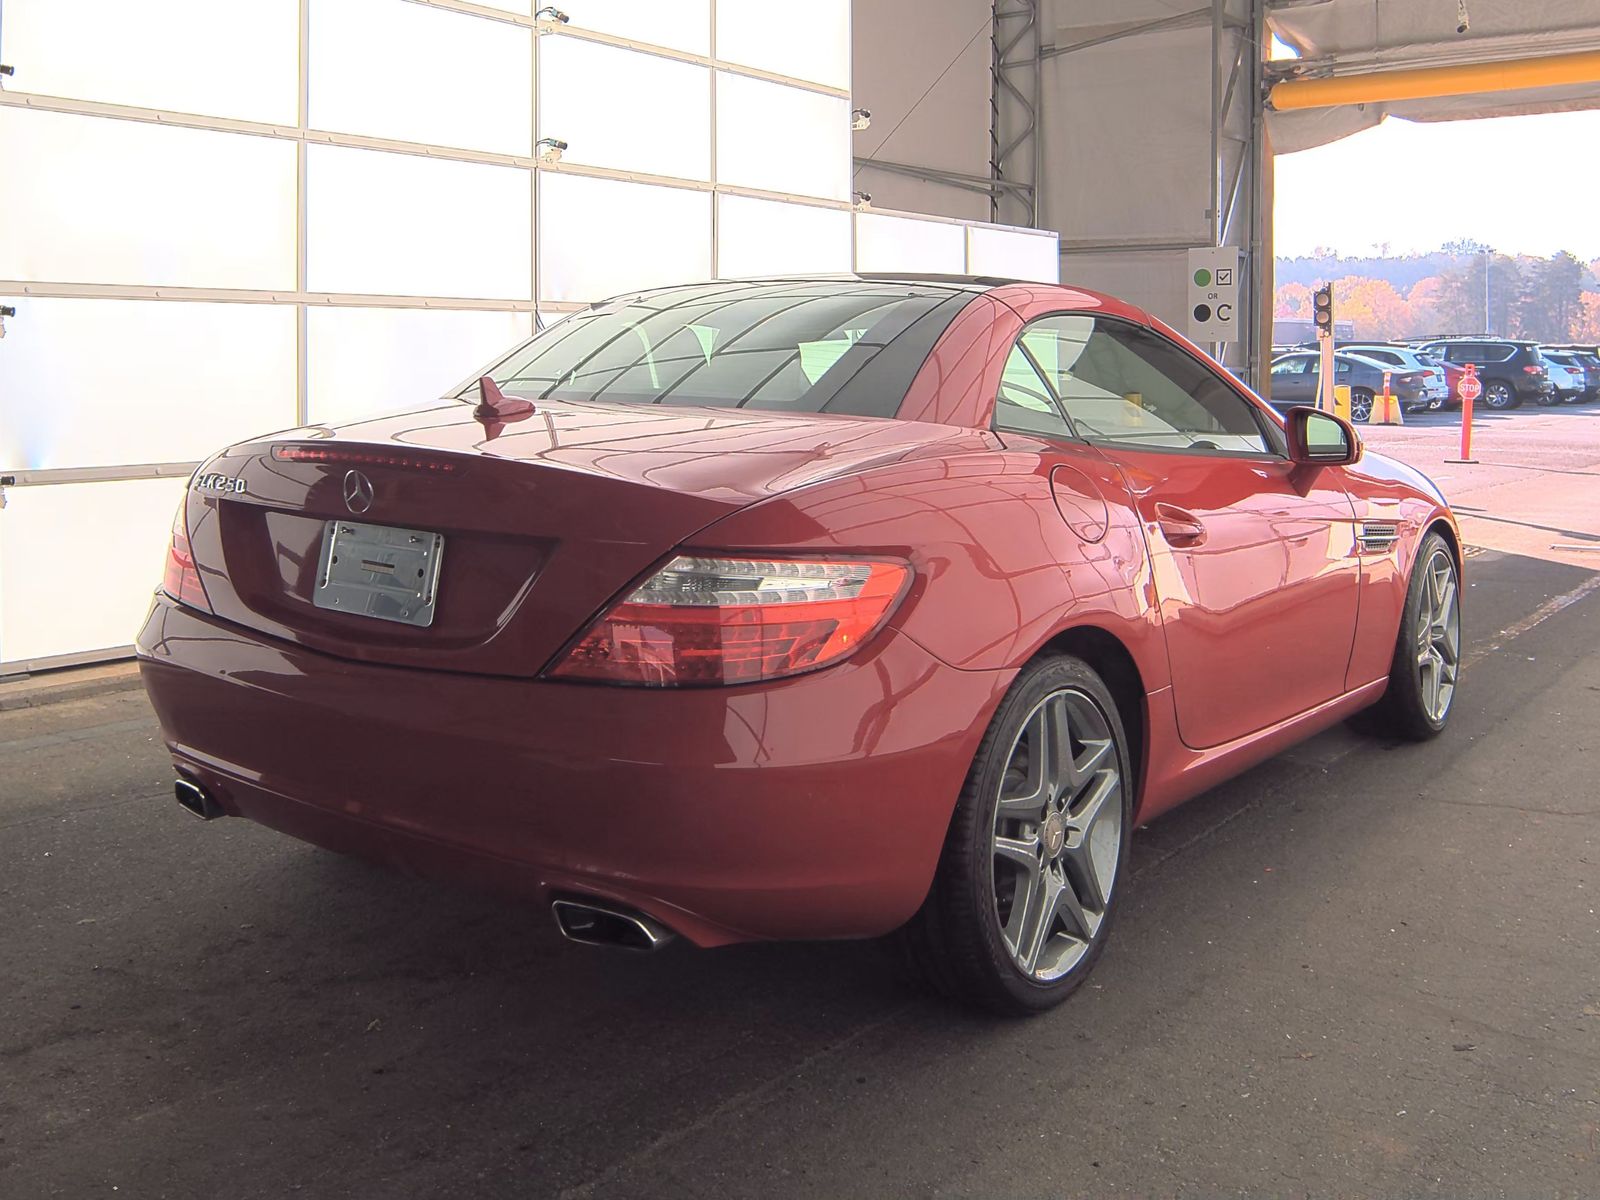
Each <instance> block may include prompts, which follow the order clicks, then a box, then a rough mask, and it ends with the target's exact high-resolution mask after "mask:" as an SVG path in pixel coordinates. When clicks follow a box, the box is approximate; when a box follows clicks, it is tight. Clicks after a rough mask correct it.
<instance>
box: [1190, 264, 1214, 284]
mask: <svg viewBox="0 0 1600 1200" xmlns="http://www.w3.org/2000/svg"><path fill="white" fill-rule="evenodd" d="M1194 282H1195V286H1196V287H1210V286H1211V272H1210V271H1208V270H1206V269H1205V268H1204V267H1201V268H1200V269H1199V270H1198V271H1196V272H1195V273H1194Z"/></svg>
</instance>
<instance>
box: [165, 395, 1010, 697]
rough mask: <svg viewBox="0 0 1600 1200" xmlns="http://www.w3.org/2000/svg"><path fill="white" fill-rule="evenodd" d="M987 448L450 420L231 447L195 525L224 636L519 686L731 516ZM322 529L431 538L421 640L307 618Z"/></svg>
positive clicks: (354, 618) (699, 411) (704, 418)
mask: <svg viewBox="0 0 1600 1200" xmlns="http://www.w3.org/2000/svg"><path fill="white" fill-rule="evenodd" d="M985 436H986V435H984V434H982V433H979V432H977V431H974V430H962V429H956V428H953V427H948V426H937V425H926V424H919V423H913V422H902V421H893V420H884V419H876V418H866V417H845V416H832V415H818V414H800V415H796V414H777V413H770V412H761V413H748V412H742V411H737V410H728V409H716V408H676V407H657V406H628V405H614V406H605V405H598V404H581V405H580V404H561V403H556V402H550V401H542V402H540V404H539V406H538V411H537V412H536V413H535V414H534V415H533V416H531V417H530V418H528V419H527V420H524V421H518V422H515V423H512V424H506V425H502V426H500V427H499V428H497V429H496V428H493V427H490V428H487V429H486V428H485V426H484V425H482V424H480V423H479V422H478V421H477V420H475V419H474V418H473V416H472V409H471V407H470V406H468V405H465V404H449V405H446V406H444V407H439V408H432V409H426V410H423V411H420V412H412V413H406V414H401V415H398V416H393V417H385V418H382V419H379V420H374V421H367V422H363V423H360V424H356V425H350V426H345V427H342V428H340V429H338V430H330V429H327V428H320V427H312V428H308V429H301V430H293V431H289V432H287V433H284V434H279V435H275V436H273V437H270V438H265V439H261V440H259V441H255V442H249V443H244V444H240V445H237V446H234V447H231V448H230V449H229V450H227V451H225V452H224V453H223V454H221V455H219V456H217V457H216V458H214V459H212V460H211V461H210V462H208V463H207V464H206V465H205V467H204V468H203V469H202V470H201V471H200V472H198V473H197V474H196V476H195V479H194V481H193V484H192V485H191V488H190V491H189V493H188V496H189V498H188V508H187V515H188V525H189V531H190V540H191V544H192V546H193V551H194V556H195V563H196V566H197V568H198V570H199V572H200V575H201V579H202V580H203V582H204V584H205V588H206V593H207V597H208V599H209V600H210V603H211V606H212V608H213V610H214V611H215V612H216V614H217V615H218V616H219V617H221V618H223V619H224V620H228V621H232V622H235V623H237V624H239V625H243V626H246V627H248V628H251V629H255V630H257V631H259V632H261V633H264V634H268V635H270V636H273V637H277V638H282V639H284V640H286V641H291V642H294V643H297V644H300V645H304V646H306V647H308V648H310V649H314V650H318V651H322V652H324V653H328V654H333V655H338V656H341V657H344V658H349V659H354V660H358V661H364V662H374V663H387V664H393V665H397V666H408V667H423V668H434V669H439V670H452V671H463V672H476V673H483V674H494V675H511V676H525V677H526V676H533V675H537V674H538V673H539V672H540V670H542V669H543V668H544V667H545V666H546V664H548V663H549V661H550V660H551V659H552V658H553V657H554V656H555V655H556V654H557V653H558V652H559V651H560V650H561V648H562V647H563V646H564V645H566V643H567V642H569V641H570V640H571V639H572V638H573V637H574V636H575V635H576V634H577V633H578V632H579V631H580V630H581V629H582V628H583V627H584V626H585V625H586V624H587V623H588V622H589V621H590V620H591V619H592V618H593V617H594V616H595V615H596V614H597V613H598V612H599V611H601V610H602V609H603V608H604V607H605V606H606V605H607V603H608V602H609V601H611V600H612V599H613V598H614V597H615V596H616V595H617V593H618V592H620V591H621V590H622V589H623V588H624V587H626V586H627V585H628V584H629V583H630V582H632V581H633V580H635V579H637V578H638V577H639V576H640V575H641V574H643V573H644V572H645V571H646V570H648V569H649V568H650V567H651V566H652V565H653V564H655V563H656V562H657V561H659V560H660V559H662V558H664V557H665V556H666V555H667V554H669V553H670V552H671V551H672V550H674V549H675V548H676V547H678V546H679V545H681V544H683V543H685V542H692V539H693V537H694V536H695V534H697V533H698V532H699V531H700V530H702V529H704V528H705V527H706V526H707V525H709V524H711V523H712V522H714V521H717V520H719V519H721V518H722V517H724V516H727V515H728V514H729V513H732V512H734V511H736V510H738V509H740V508H743V507H745V506H746V505H748V504H751V503H754V502H756V501H759V500H762V499H765V498H767V497H770V496H774V495H777V494H779V493H781V492H785V491H789V490H792V489H794V488H798V487H804V486H806V485H807V484H810V483H814V482H819V481H821V480H823V479H828V478H832V477H835V476H837V475H840V474H847V473H851V472H855V471H860V470H863V469H866V468H868V467H871V466H874V465H877V464H879V463H884V462H892V461H896V460H899V459H902V458H905V457H908V456H914V455H923V454H929V453H949V452H953V451H959V450H961V449H965V448H972V449H977V448H981V447H983V446H985V445H986V441H985ZM275 448H282V449H280V450H279V454H278V455H275V454H274V449H275ZM307 451H309V453H310V457H306V453H307ZM284 454H293V455H296V457H294V458H285V457H282V455H284ZM352 471H358V472H360V474H361V475H363V476H365V481H366V483H367V484H370V505H369V507H367V508H366V509H365V510H364V511H360V512H356V511H354V510H353V509H352V508H351V506H350V505H349V504H347V502H346V499H345V493H346V486H347V482H348V480H347V475H348V473H350V472H352ZM355 491H356V493H357V494H356V496H355V500H356V503H357V504H358V505H359V504H360V503H361V502H363V501H364V500H365V498H366V496H365V494H363V493H362V489H360V488H356V489H355ZM330 521H340V522H359V523H360V524H363V525H375V526H382V527H386V528H389V529H405V530H418V531H427V532H428V533H434V534H439V535H441V536H442V537H443V539H444V542H443V552H442V558H441V560H440V566H439V572H438V579H437V599H436V604H435V606H434V615H433V621H432V624H431V625H428V626H418V625H409V624H404V623H401V622H398V621H390V620H380V619H377V618H374V617H370V616H364V615H360V614H357V613H350V612H344V611H336V610H331V609H329V608H324V607H319V606H318V605H317V603H316V601H315V595H316V592H317V585H318V582H319V575H320V570H321V566H320V562H321V556H322V549H323V543H324V541H325V538H326V530H327V528H328V522H330Z"/></svg>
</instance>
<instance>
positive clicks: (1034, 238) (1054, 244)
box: [967, 225, 1061, 283]
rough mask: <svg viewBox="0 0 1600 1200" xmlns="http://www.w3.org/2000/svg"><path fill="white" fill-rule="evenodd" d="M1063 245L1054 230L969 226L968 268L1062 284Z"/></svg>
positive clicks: (1009, 277)
mask: <svg viewBox="0 0 1600 1200" xmlns="http://www.w3.org/2000/svg"><path fill="white" fill-rule="evenodd" d="M1059 245H1060V243H1059V242H1058V241H1057V239H1056V236H1055V235H1054V234H1051V233H1031V232H1028V231H1025V230H1021V229H995V228H992V227H990V226H985V225H973V226H971V227H969V228H968V229H967V270H968V271H970V272H971V273H972V274H974V275H993V276H996V277H998V278H1000V279H1032V280H1038V281H1040V282H1043V283H1059V282H1060V280H1061V259H1060V250H1059Z"/></svg>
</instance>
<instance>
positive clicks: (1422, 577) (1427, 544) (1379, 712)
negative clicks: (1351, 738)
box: [1361, 533, 1461, 742]
mask: <svg viewBox="0 0 1600 1200" xmlns="http://www.w3.org/2000/svg"><path fill="white" fill-rule="evenodd" d="M1440 555H1442V556H1443V557H1444V559H1447V560H1448V561H1449V564H1450V570H1451V579H1452V582H1453V585H1454V595H1453V604H1454V608H1455V660H1456V661H1455V663H1454V664H1452V666H1451V672H1452V673H1451V674H1450V694H1449V696H1448V697H1447V698H1446V700H1445V707H1444V709H1443V712H1442V713H1437V712H1435V711H1431V710H1430V705H1429V701H1428V699H1427V686H1426V681H1425V672H1424V670H1423V669H1422V668H1421V667H1420V666H1419V665H1418V653H1417V649H1418V644H1419V641H1420V639H1421V628H1420V627H1421V624H1422V620H1423V618H1422V610H1423V607H1424V605H1425V604H1429V603H1431V601H1430V599H1429V593H1428V590H1427V589H1428V588H1429V582H1428V579H1427V576H1428V574H1429V571H1430V568H1431V567H1433V566H1434V564H1435V563H1436V561H1437V558H1438V556H1440ZM1460 625H1461V565H1460V563H1458V562H1457V561H1456V557H1455V555H1454V553H1452V551H1451V549H1450V545H1449V543H1448V542H1446V541H1445V539H1444V538H1443V537H1442V536H1441V535H1440V534H1438V533H1430V534H1428V535H1427V536H1426V537H1425V538H1423V539H1422V544H1421V545H1420V546H1418V547H1417V557H1416V561H1414V562H1413V563H1412V564H1411V582H1410V585H1409V587H1408V588H1407V590H1406V603H1405V608H1404V609H1403V610H1402V611H1401V614H1400V630H1399V633H1398V634H1397V635H1396V637H1395V649H1394V660H1393V662H1392V663H1391V665H1390V668H1389V688H1388V690H1387V691H1386V692H1384V694H1383V699H1382V700H1380V701H1378V703H1377V704H1375V705H1373V707H1372V708H1371V709H1370V710H1369V712H1368V713H1365V714H1362V715H1363V717H1364V718H1365V719H1364V720H1363V721H1362V722H1361V724H1362V725H1363V726H1364V727H1366V728H1368V729H1371V730H1373V731H1381V732H1384V733H1388V734H1391V735H1394V736H1398V737H1401V738H1404V739H1406V740H1407V741H1413V742H1422V741H1427V740H1428V739H1429V738H1433V737H1438V736H1439V734H1440V733H1442V732H1443V731H1444V727H1445V726H1446V725H1447V724H1449V721H1450V713H1451V712H1452V711H1453V709H1454V702H1455V694H1456V690H1457V688H1458V686H1459V680H1460V660H1461V629H1460ZM1441 669H1442V668H1441Z"/></svg>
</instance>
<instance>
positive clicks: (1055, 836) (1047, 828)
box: [1039, 813, 1067, 858]
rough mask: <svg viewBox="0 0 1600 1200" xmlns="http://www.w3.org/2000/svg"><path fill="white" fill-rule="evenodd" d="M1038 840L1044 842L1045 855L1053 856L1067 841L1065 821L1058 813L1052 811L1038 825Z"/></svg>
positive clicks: (1058, 852)
mask: <svg viewBox="0 0 1600 1200" xmlns="http://www.w3.org/2000/svg"><path fill="white" fill-rule="evenodd" d="M1039 840H1040V841H1041V842H1043V843H1044V852H1045V857H1047V858H1055V857H1056V856H1058V855H1059V854H1060V853H1061V847H1062V846H1064V845H1066V843H1067V822H1066V819H1065V818H1064V817H1062V815H1061V814H1060V813H1052V814H1051V815H1050V816H1048V817H1046V818H1045V822H1044V824H1043V825H1041V826H1040V827H1039Z"/></svg>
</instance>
